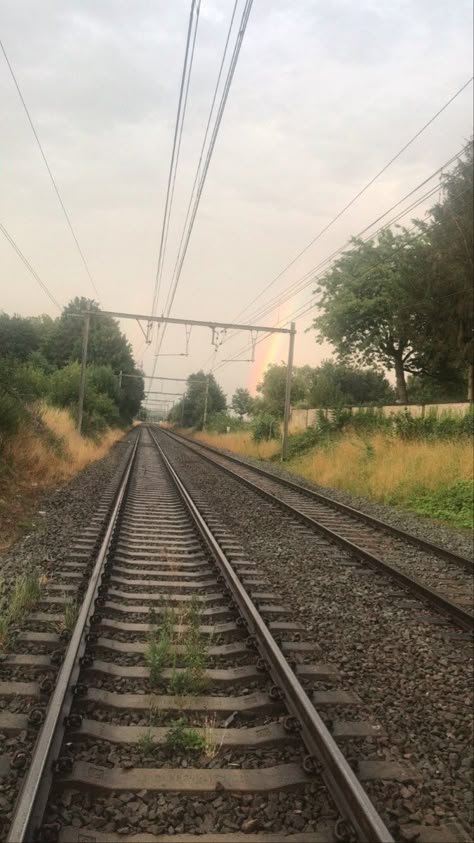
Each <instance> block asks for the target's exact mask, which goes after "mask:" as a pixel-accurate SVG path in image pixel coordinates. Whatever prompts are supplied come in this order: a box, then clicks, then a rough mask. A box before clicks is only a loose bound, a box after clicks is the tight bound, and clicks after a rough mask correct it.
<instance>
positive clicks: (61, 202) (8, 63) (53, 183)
mask: <svg viewBox="0 0 474 843" xmlns="http://www.w3.org/2000/svg"><path fill="white" fill-rule="evenodd" d="M0 47H1V49H2V52H3V55H4V56H5V61H6V63H7V65H8V69H9V71H10V74H11V77H12V79H13V82H14V84H15V87H16V90H17V92H18V96H19V97H20V101H21V104H22V106H23V108H24V109H25V113H26V116H27V118H28V122H29V124H30V126H31V131H32V132H33V135H34V136H35V140H36V143H37V145H38V149H39V151H40V153H41V157H42V159H43V161H44V165H45V167H46V169H47V171H48V175H49V178H50V180H51V184H52V185H53V188H54V191H55V193H56V196H57V197H58V201H59V204H60V205H61V209H62V212H63V214H64V217H65V219H66V222H67V224H68V226H69V230H70V232H71V234H72V236H73V239H74V242H75V244H76V248H77V251H78V252H79V256H80V258H81V261H82V264H83V266H84V269H85V271H86V273H87V277H88V278H89V281H90V282H91V284H92V288H93V290H94V292H95V293H96V295H97V297H99V291H98V289H97V287H96V284H95V281H94V279H93V277H92V274H91V271H90V269H89V266H88V264H87V261H86V259H85V257H84V252H83V251H82V249H81V246H80V244H79V240H78V239H77V235H76V232H75V231H74V228H73V225H72V222H71V219H70V217H69V214H68V212H67V210H66V206H65V204H64V202H63V199H62V196H61V194H60V192H59V188H58V186H57V184H56V180H55V178H54V176H53V174H52V172H51V167H50V166H49V164H48V159H47V158H46V154H45V151H44V149H43V147H42V145H41V141H40V139H39V137H38V132H37V131H36V129H35V126H34V123H33V120H32V118H31V114H30V112H29V110H28V106H27V105H26V102H25V99H24V97H23V94H22V92H21V88H20V86H19V84H18V80H17V78H16V76H15V73H14V70H13V67H12V65H11V62H10V60H9V58H8V56H7V53H6V50H5V47H4V45H3V43H2V41H1V40H0Z"/></svg>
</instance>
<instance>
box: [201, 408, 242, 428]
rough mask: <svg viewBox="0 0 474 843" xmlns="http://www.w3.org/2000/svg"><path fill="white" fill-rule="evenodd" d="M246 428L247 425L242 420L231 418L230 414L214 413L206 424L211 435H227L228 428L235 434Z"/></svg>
mask: <svg viewBox="0 0 474 843" xmlns="http://www.w3.org/2000/svg"><path fill="white" fill-rule="evenodd" d="M245 427H246V424H245V422H243V421H242V419H238V418H236V417H235V416H229V414H228V413H213V414H212V415H211V416H209V418H208V420H207V423H206V429H207V430H208V431H209V432H210V433H227V432H228V428H229V430H230V432H231V433H235V431H236V430H244V429H245Z"/></svg>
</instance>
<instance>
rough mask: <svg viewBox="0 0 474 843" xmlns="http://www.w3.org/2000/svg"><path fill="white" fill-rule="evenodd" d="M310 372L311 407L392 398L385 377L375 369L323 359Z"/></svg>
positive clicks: (358, 403)
mask: <svg viewBox="0 0 474 843" xmlns="http://www.w3.org/2000/svg"><path fill="white" fill-rule="evenodd" d="M312 373H313V379H312V380H313V382H312V384H311V387H310V391H309V401H308V403H309V405H310V406H311V407H338V406H343V405H345V406H357V405H360V404H383V403H388V402H390V401H393V399H394V391H393V389H392V387H391V386H390V384H389V382H388V380H387V378H386V377H385V375H384V374H383V372H379V371H377V370H376V369H357V368H354V367H352V366H347V365H345V364H343V363H335V362H334V361H332V360H323V362H322V363H321V365H320V366H318V367H317V368H316V369H313V370H312Z"/></svg>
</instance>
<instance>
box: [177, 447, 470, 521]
mask: <svg viewBox="0 0 474 843" xmlns="http://www.w3.org/2000/svg"><path fill="white" fill-rule="evenodd" d="M194 438H196V439H200V440H201V441H203V442H207V443H209V444H210V445H215V446H216V447H218V448H227V449H228V450H230V451H235V452H236V453H238V454H242V455H244V456H251V457H259V458H262V459H265V458H267V459H268V457H270V456H273V455H274V454H276V453H277V452H278V451H279V449H280V442H279V441H277V440H273V441H271V442H262V443H256V442H253V441H252V438H251V434H250V433H248V432H244V431H242V432H238V433H222V434H217V433H202V432H201V433H195V434H194ZM286 467H287V468H288V469H289V470H290V471H293V472H295V474H299V475H301V476H302V477H305V478H306V479H308V480H311V481H313V482H314V483H318V484H320V485H322V486H332V487H334V488H337V489H343V490H345V491H347V492H352V493H354V494H357V495H364V496H366V497H371V498H374V499H375V500H379V501H382V502H386V503H389V502H390V503H395V502H396V503H397V504H399V505H401V506H403V504H404V502H406V501H408V500H409V499H410V498H411V497H412V496H413V495H417V494H419V493H423V492H431V491H436V490H437V489H444V488H447V487H448V486H450V485H452V484H453V483H456V481H458V480H470V479H471V478H472V476H473V460H472V444H471V443H470V442H469V441H466V440H462V439H458V440H446V441H443V440H439V441H436V440H433V441H428V440H425V441H418V440H415V441H407V440H405V439H400V438H398V437H394V436H389V435H387V434H383V433H376V434H374V435H371V436H367V437H361V436H358V435H357V434H355V433H350V432H348V433H346V434H345V435H344V436H342V437H341V438H337V439H333V440H329V443H328V444H327V445H326V446H324V447H322V446H318V447H315V448H313V449H312V450H311V451H308V452H307V453H305V454H303V455H301V456H300V457H295V458H294V459H292V460H291V461H290V462H289V463H287V466H286Z"/></svg>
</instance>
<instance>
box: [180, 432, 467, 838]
mask: <svg viewBox="0 0 474 843" xmlns="http://www.w3.org/2000/svg"><path fill="white" fill-rule="evenodd" d="M164 446H166V451H167V452H168V453H170V455H172V459H173V462H176V465H177V468H178V471H179V473H180V474H181V476H182V478H183V481H184V482H185V483H186V484H189V489H190V491H191V493H193V491H194V493H198V494H200V495H201V496H205V497H206V501H207V502H208V504H209V506H211V507H212V508H213V512H214V513H215V515H216V517H219V518H221V519H222V520H223V522H224V524H225V526H226V527H227V528H228V529H229V530H230V531H232V534H233V535H234V536H235V538H236V539H238V540H239V541H240V542H241V544H242V545H243V547H244V549H245V551H246V552H247V553H248V556H249V558H250V559H252V560H253V561H255V562H257V563H258V564H259V566H260V569H261V572H262V573H263V574H265V576H266V577H267V578H268V581H269V583H270V586H271V587H272V588H274V589H275V590H278V591H279V592H280V594H281V596H282V602H284V603H285V604H286V605H287V606H288V607H289V608H290V610H291V612H292V613H294V618H295V619H296V618H297V619H298V620H299V621H300V622H301V623H302V625H303V626H304V628H305V630H307V631H308V633H309V634H310V635H311V634H312V635H313V636H314V640H316V641H317V642H318V644H319V646H320V648H321V651H322V653H323V657H324V661H327V662H330V663H331V664H334V665H335V666H336V668H337V669H338V671H339V675H340V681H341V683H342V687H344V688H350V689H351V690H352V691H354V692H355V693H356V694H357V695H358V696H359V697H360V699H361V700H362V703H363V705H362V709H361V710H359V711H358V716H361V714H362V712H363V716H367V717H370V718H371V719H373V720H374V721H375V722H378V723H380V725H381V726H382V727H383V729H384V730H385V732H386V734H387V738H386V739H385V740H381V741H379V742H378V744H377V746H376V747H374V748H373V750H375V752H376V755H377V757H378V758H383V759H385V760H397V761H401V762H402V763H408V764H410V765H413V766H414V767H416V769H417V770H418V772H419V774H420V776H419V778H418V776H415V777H414V779H413V781H412V782H411V783H410V785H409V786H408V787H407V786H402V787H399V786H398V785H397V786H395V785H394V783H393V782H392V783H389V782H387V783H383V784H382V783H375V782H374V783H373V785H371V786H369V787H368V791H369V795H370V796H371V797H372V798H373V799H374V801H375V804H376V806H377V807H378V809H379V810H380V811H381V812H382V816H383V817H384V819H386V821H388V822H389V823H390V825H391V827H392V829H393V828H394V824H395V825H396V826H398V828H399V829H400V830H403V831H402V833H400V837H401V839H404V840H405V839H412V838H411V837H410V834H411V833H412V829H413V827H414V826H415V825H416V824H417V823H421V824H423V825H427V826H437V825H440V824H443V823H444V822H446V821H448V820H451V819H455V820H457V821H458V822H461V823H462V825H463V826H464V828H465V829H469V827H470V824H471V823H472V781H471V764H472V746H471V733H472V710H473V709H472V706H473V699H472V696H473V694H472V650H471V647H470V645H469V641H468V640H465V637H464V636H462V635H461V636H459V632H458V630H456V628H455V627H454V626H452V625H450V624H449V623H448V622H447V623H438V622H437V618H436V617H434V622H433V620H432V615H430V613H427V612H426V611H425V608H424V606H423V604H421V603H418V604H417V601H414V603H415V605H414V606H413V605H412V606H409V607H404V606H403V604H401V603H400V596H399V594H400V589H398V588H397V587H394V586H393V584H390V583H389V584H388V586H387V580H386V579H385V578H384V577H383V576H382V575H380V574H376V573H375V572H372V571H367V570H365V571H364V570H363V569H362V570H361V566H359V565H355V566H354V565H350V564H347V561H348V557H347V554H345V553H343V552H342V551H341V550H340V549H338V548H335V547H334V546H331V545H330V544H329V543H328V542H326V541H324V540H323V539H322V538H321V537H316V536H315V535H314V534H312V533H311V532H310V531H309V530H302V529H301V528H300V529H297V528H296V527H294V526H293V524H292V523H290V521H289V520H288V519H285V518H283V517H282V514H281V512H279V511H277V510H275V509H274V508H273V507H272V506H270V505H269V504H268V503H267V502H266V501H262V499H261V498H260V497H259V496H258V495H256V494H254V493H252V492H251V491H249V490H248V489H245V488H244V487H242V486H241V485H240V484H239V483H238V482H237V481H234V480H232V478H229V477H228V476H227V475H223V474H221V473H220V472H219V470H218V469H217V468H213V467H212V466H210V465H209V464H207V463H204V462H203V461H202V460H200V459H199V457H197V456H194V455H193V454H191V453H189V451H186V452H183V450H182V449H181V448H179V446H178V445H177V444H176V443H174V442H171V441H170V440H169V439H167V440H166V441H165V442H164ZM402 596H403V595H402ZM406 597H410V595H408V594H407V595H406ZM453 636H454V637H453ZM458 639H460V640H458ZM354 714H355V712H354ZM346 716H348V717H349V719H352V717H351V716H350V715H349V714H348V715H346ZM346 751H347V749H346ZM460 839H462V838H461V837H460Z"/></svg>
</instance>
